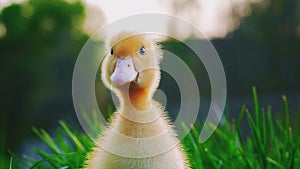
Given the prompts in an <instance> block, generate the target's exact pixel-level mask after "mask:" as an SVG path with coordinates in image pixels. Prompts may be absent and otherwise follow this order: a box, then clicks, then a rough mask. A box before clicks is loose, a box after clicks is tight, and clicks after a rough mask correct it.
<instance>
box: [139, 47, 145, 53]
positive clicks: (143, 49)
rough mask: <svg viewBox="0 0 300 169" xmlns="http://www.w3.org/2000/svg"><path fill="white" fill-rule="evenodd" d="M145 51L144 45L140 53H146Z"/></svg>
mask: <svg viewBox="0 0 300 169" xmlns="http://www.w3.org/2000/svg"><path fill="white" fill-rule="evenodd" d="M145 51H146V50H145V48H144V47H141V48H140V54H141V55H143V54H145Z"/></svg>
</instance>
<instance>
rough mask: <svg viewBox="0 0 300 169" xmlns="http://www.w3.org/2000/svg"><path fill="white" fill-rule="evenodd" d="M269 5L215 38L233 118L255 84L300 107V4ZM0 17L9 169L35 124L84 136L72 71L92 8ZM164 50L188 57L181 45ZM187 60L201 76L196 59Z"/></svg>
mask: <svg viewBox="0 0 300 169" xmlns="http://www.w3.org/2000/svg"><path fill="white" fill-rule="evenodd" d="M265 1H266V2H268V3H264V5H261V4H253V5H252V12H251V14H250V15H249V16H247V17H245V18H243V19H242V20H241V23H240V25H239V27H238V28H237V29H236V30H234V31H232V32H230V33H228V34H227V35H226V36H225V37H224V38H215V39H212V40H211V42H212V43H213V44H214V46H215V48H216V50H217V51H218V53H219V55H220V58H221V60H222V62H223V66H224V69H225V72H226V78H227V89H228V103H227V109H228V111H229V112H232V117H234V112H238V110H239V108H240V107H241V105H242V104H247V103H248V102H250V101H251V93H250V88H251V86H253V85H255V86H256V87H257V88H258V90H259V91H260V94H261V100H262V104H271V105H273V107H275V109H276V108H277V109H281V108H282V107H283V106H282V105H280V104H281V101H280V98H281V97H280V96H281V95H282V94H286V95H287V97H288V98H289V100H290V103H291V110H292V112H296V110H297V109H300V107H299V105H300V104H299V103H300V68H299V67H300V1H299V0H273V1H268V0H265ZM0 12H1V13H0V51H1V58H0V59H1V60H0V63H1V71H0V74H1V83H0V91H1V92H0V93H1V109H0V127H1V128H0V130H1V133H0V136H1V138H0V143H1V150H0V151H1V152H0V168H2V167H1V166H4V163H7V162H8V157H9V155H8V150H11V151H13V152H16V153H18V154H21V153H23V152H27V153H28V152H29V154H30V151H32V149H30V148H32V147H34V146H36V144H38V143H37V142H36V141H34V139H35V136H34V135H33V132H32V127H33V126H37V127H40V128H46V129H48V130H50V131H51V130H54V129H55V128H56V126H57V121H58V119H64V120H65V121H67V122H68V123H69V124H72V125H74V127H75V128H78V130H80V127H79V123H78V121H77V119H76V114H75V112H74V108H73V103H72V73H73V67H74V64H75V61H76V58H77V56H78V54H79V52H80V50H81V48H82V46H83V45H84V43H85V42H86V41H87V40H88V38H89V36H91V34H90V33H87V32H86V31H84V30H83V24H84V20H85V17H86V6H85V4H84V3H83V2H81V1H62V0H29V1H25V2H22V3H17V4H10V5H8V6H5V7H3V8H1V11H0ZM102 19H103V17H100V16H99V20H100V22H102V21H101V20H102ZM104 22H105V20H104V19H103V23H104ZM194 41H196V40H195V39H194ZM163 46H165V48H168V49H169V50H171V51H174V53H176V52H182V51H180V50H181V49H182V48H180V47H178V46H180V43H178V42H174V41H168V42H164V43H163ZM187 62H190V64H191V65H192V69H194V70H195V71H196V72H197V70H199V71H200V69H201V68H200V67H198V66H197V65H195V64H194V65H193V64H192V62H193V60H187ZM198 80H201V79H198ZM199 83H200V84H201V82H199ZM165 89H166V90H167V87H165Z"/></svg>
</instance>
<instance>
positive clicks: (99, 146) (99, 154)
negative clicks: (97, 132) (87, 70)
mask: <svg viewBox="0 0 300 169" xmlns="http://www.w3.org/2000/svg"><path fill="white" fill-rule="evenodd" d="M109 49H110V52H109V53H108V54H107V55H106V56H105V58H104V60H103V62H102V67H101V70H102V74H101V78H102V81H103V82H104V84H105V86H106V87H107V88H109V89H111V90H112V91H113V92H115V93H116V95H117V97H118V99H119V101H120V107H119V108H118V109H117V111H116V112H115V113H114V115H113V118H112V120H111V122H110V125H109V127H108V128H106V129H105V131H104V132H103V133H102V135H101V136H100V137H99V138H98V140H97V141H96V146H95V148H94V149H93V151H92V152H91V153H90V154H88V156H87V160H86V169H125V168H126V169H190V166H189V163H188V159H187V156H186V153H185V151H184V149H183V148H182V145H181V144H180V141H179V140H178V139H177V137H176V136H177V135H176V133H175V131H174V129H173V128H172V125H171V123H170V121H169V119H168V117H167V114H166V113H165V112H164V111H163V109H162V106H161V105H160V104H159V103H158V102H156V101H154V100H153V99H152V96H153V94H154V92H155V90H156V88H157V87H158V85H159V81H160V68H159V63H160V61H161V59H162V51H161V48H160V46H159V44H158V43H157V42H156V41H155V40H154V39H153V38H152V37H151V36H149V35H143V34H136V33H133V32H121V33H119V34H118V35H116V36H114V37H113V38H112V39H111V40H110V43H109Z"/></svg>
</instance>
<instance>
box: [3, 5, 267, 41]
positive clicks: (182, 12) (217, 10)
mask: <svg viewBox="0 0 300 169" xmlns="http://www.w3.org/2000/svg"><path fill="white" fill-rule="evenodd" d="M23 1H25V0H1V8H3V7H4V6H6V5H8V4H10V3H12V2H23ZM68 1H71V0H68ZM74 1H75V0H74ZM82 1H83V2H84V4H85V5H86V8H87V10H86V21H85V23H84V30H85V31H86V32H87V33H89V34H93V33H95V32H96V31H97V29H99V28H100V27H102V26H103V25H105V24H108V23H111V22H113V21H116V20H118V19H121V18H123V17H126V16H130V15H134V14H141V13H163V14H169V15H174V16H177V17H181V18H183V19H185V20H187V21H188V22H190V23H192V24H193V25H195V27H197V28H198V29H199V30H200V31H201V32H202V33H204V34H205V35H206V36H207V37H208V38H224V37H225V36H226V35H227V34H228V33H230V32H232V31H234V30H235V29H237V28H238V27H239V24H240V21H241V20H242V19H243V18H244V17H246V16H248V15H250V14H251V4H253V3H260V2H261V1H262V0H228V1H220V0H187V1H179V0H177V1H173V0H165V1H159V0H143V1H139V0H126V1H117V0H101V1H100V0H82ZM149 22H153V24H155V21H149ZM168 27H169V28H168V29H169V30H170V31H173V32H176V33H177V34H180V36H183V37H186V38H188V37H191V36H192V37H199V36H198V35H195V33H194V32H192V30H186V28H184V27H182V26H180V25H178V24H176V23H171V24H170V25H169V26H168Z"/></svg>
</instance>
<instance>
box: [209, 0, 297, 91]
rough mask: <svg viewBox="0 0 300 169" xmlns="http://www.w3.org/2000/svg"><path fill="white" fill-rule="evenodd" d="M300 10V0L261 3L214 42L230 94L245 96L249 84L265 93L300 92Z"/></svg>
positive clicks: (268, 0) (264, 0)
mask: <svg viewBox="0 0 300 169" xmlns="http://www.w3.org/2000/svg"><path fill="white" fill-rule="evenodd" d="M236 10H238V9H236ZM299 11H300V3H299V1H298V0H262V2H261V3H256V4H253V5H252V13H251V15H250V16H248V17H246V18H245V19H244V20H242V22H241V24H240V27H239V28H238V29H237V30H236V31H234V32H232V33H231V34H230V35H228V36H227V38H226V39H223V40H214V41H213V43H214V45H215V47H216V49H217V50H218V52H219V54H220V57H221V59H222V61H223V64H224V67H225V70H226V71H227V74H226V75H227V82H228V84H229V85H228V86H229V90H230V92H233V93H245V92H246V91H247V90H248V88H249V85H256V86H257V87H259V88H260V89H261V90H262V91H264V92H276V91H285V92H293V91H295V90H296V91H299V86H300V76H299V73H300V69H299V64H300V57H299V53H300V48H299V46H300V13H299ZM237 79H238V80H239V82H238V83H237V82H236V80H237ZM246 86H247V87H246Z"/></svg>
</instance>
